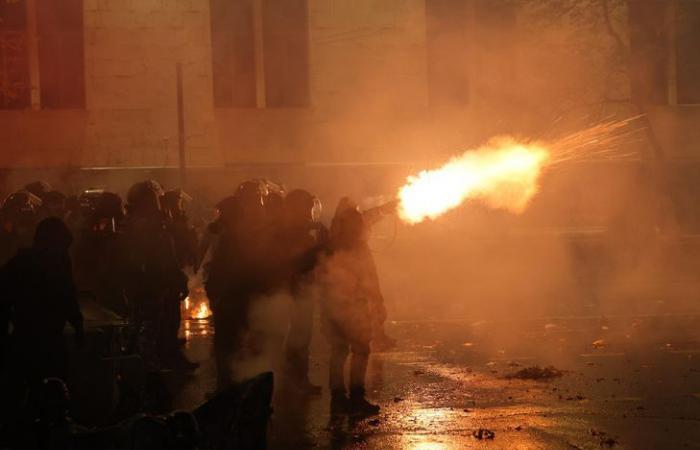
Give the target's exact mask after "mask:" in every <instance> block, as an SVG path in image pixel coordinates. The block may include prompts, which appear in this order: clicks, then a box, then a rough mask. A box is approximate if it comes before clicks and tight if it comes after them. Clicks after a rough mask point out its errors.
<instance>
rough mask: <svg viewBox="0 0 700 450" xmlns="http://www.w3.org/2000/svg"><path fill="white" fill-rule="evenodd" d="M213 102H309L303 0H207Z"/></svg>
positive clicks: (225, 104)
mask: <svg viewBox="0 0 700 450" xmlns="http://www.w3.org/2000/svg"><path fill="white" fill-rule="evenodd" d="M210 10H211V33H212V64H213V84H214V104H215V106H217V107H256V106H257V107H303V106H307V105H308V104H309V55H308V10H307V0H210Z"/></svg>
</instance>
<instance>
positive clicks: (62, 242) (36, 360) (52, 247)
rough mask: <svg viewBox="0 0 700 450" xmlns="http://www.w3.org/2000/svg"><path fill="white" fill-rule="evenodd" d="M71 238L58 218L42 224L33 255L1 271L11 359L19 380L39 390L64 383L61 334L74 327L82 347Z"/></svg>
mask: <svg viewBox="0 0 700 450" xmlns="http://www.w3.org/2000/svg"><path fill="white" fill-rule="evenodd" d="M71 242H72V236H71V234H70V231H69V230H68V228H67V227H66V226H65V224H64V223H63V222H62V221H61V220H60V219H57V218H48V219H45V220H43V221H42V222H40V223H39V225H38V227H37V231H36V235H35V238H34V245H33V246H32V248H30V249H26V250H20V251H19V252H18V254H17V255H16V256H15V257H14V258H12V259H11V260H10V262H9V263H8V264H7V266H6V267H5V268H4V269H3V271H2V282H1V283H0V285H2V286H3V287H4V290H3V292H2V294H1V295H3V296H5V299H6V300H5V303H6V304H8V305H9V307H10V320H11V322H12V326H13V332H12V336H11V338H12V349H13V352H12V356H13V360H14V362H15V364H16V368H17V370H18V371H19V373H18V374H19V375H20V377H21V378H22V379H23V380H24V381H26V382H28V383H30V384H36V383H38V382H40V381H41V380H43V379H44V378H46V377H52V376H53V377H58V378H62V379H65V375H66V347H65V340H64V337H63V329H64V326H65V324H66V322H68V323H70V324H71V325H72V326H73V328H74V330H75V333H76V337H77V338H78V340H79V341H82V338H83V317H82V314H81V312H80V306H79V305H78V301H77V296H76V289H75V284H74V282H73V275H72V269H71V259H70V256H69V254H68V248H69V247H70V244H71Z"/></svg>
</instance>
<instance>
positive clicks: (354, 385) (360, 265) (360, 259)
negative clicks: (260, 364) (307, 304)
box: [319, 208, 379, 414]
mask: <svg viewBox="0 0 700 450" xmlns="http://www.w3.org/2000/svg"><path fill="white" fill-rule="evenodd" d="M334 224H335V228H334V232H333V233H332V234H331V242H330V254H329V255H328V257H327V259H326V260H325V261H324V263H323V265H322V267H321V269H320V270H321V273H320V277H319V278H320V280H321V282H322V285H323V286H324V296H323V302H322V303H321V330H322V332H323V334H324V335H325V336H326V338H327V339H328V342H329V344H330V347H331V356H330V364H329V384H330V386H329V387H330V390H331V409H332V410H335V411H347V412H352V413H361V414H376V413H377V412H378V411H379V407H378V406H376V405H373V404H371V403H369V402H367V400H365V396H364V395H365V374H366V372H367V362H368V360H369V354H370V341H371V340H372V318H371V311H372V310H373V309H374V306H373V303H376V302H377V300H378V297H377V295H376V294H375V289H376V288H375V286H374V264H373V261H372V255H371V253H370V252H369V248H368V246H367V242H366V239H367V233H366V225H365V223H364V219H363V217H362V214H361V213H360V212H359V211H357V210H356V209H354V208H349V209H345V210H341V211H340V213H339V214H338V215H337V216H336V217H335V218H334ZM350 355H352V356H351V358H350V380H349V385H348V387H349V393H350V397H349V398H348V397H346V384H345V376H344V367H345V363H346V361H347V360H348V357H349V356H350Z"/></svg>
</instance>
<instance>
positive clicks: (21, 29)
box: [0, 0, 85, 109]
mask: <svg viewBox="0 0 700 450" xmlns="http://www.w3.org/2000/svg"><path fill="white" fill-rule="evenodd" d="M28 14H31V15H30V16H28ZM28 17H31V18H33V19H36V36H35V39H30V34H33V33H34V32H35V31H34V30H31V29H30V27H29V26H28V20H27V18H28ZM32 42H37V43H38V44H37V45H31V43H32ZM31 61H37V62H38V69H37V70H36V71H34V72H31V71H30V66H31ZM84 72H85V64H84V54H83V4H82V0H33V1H31V2H28V1H27V0H13V1H0V108H2V109H23V108H28V107H30V106H36V107H41V108H47V109H51V108H81V107H84V106H85V73H84ZM32 87H34V89H35V91H36V92H38V94H39V95H38V96H37V97H36V100H32V95H30V93H31V92H32ZM32 102H34V103H35V105H32Z"/></svg>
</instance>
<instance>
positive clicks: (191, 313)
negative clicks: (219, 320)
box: [183, 297, 212, 319]
mask: <svg viewBox="0 0 700 450" xmlns="http://www.w3.org/2000/svg"><path fill="white" fill-rule="evenodd" d="M183 303H184V305H183V307H184V309H185V314H186V316H187V317H188V318H190V319H208V318H209V317H211V315H212V312H211V309H210V308H209V302H208V301H207V299H206V298H205V297H204V298H200V299H199V301H195V300H194V299H192V298H191V297H187V298H185V300H184V302H183Z"/></svg>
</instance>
